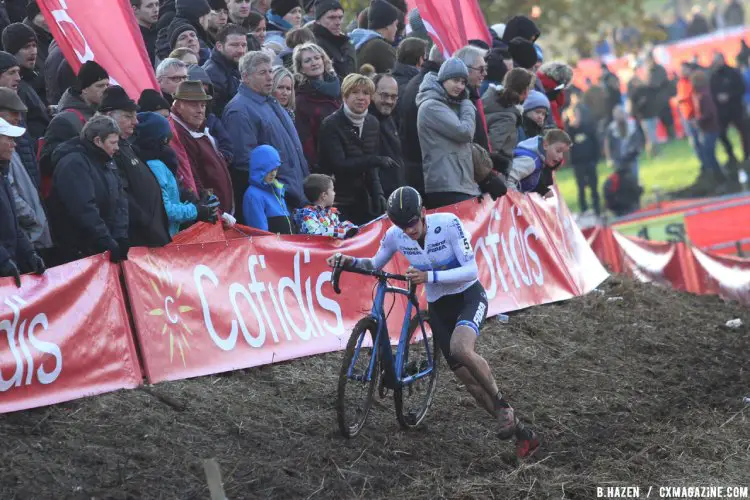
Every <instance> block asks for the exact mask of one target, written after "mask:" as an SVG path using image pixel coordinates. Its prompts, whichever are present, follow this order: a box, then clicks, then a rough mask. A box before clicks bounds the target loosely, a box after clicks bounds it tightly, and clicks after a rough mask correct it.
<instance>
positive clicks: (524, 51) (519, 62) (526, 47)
mask: <svg viewBox="0 0 750 500" xmlns="http://www.w3.org/2000/svg"><path fill="white" fill-rule="evenodd" d="M508 51H509V52H510V55H511V57H513V64H514V65H515V66H517V67H519V68H524V69H532V68H533V67H534V65H535V64H536V62H537V61H538V60H539V56H538V55H537V53H536V47H534V44H533V43H531V42H530V41H528V40H526V39H525V38H521V37H516V38H514V39H513V40H511V41H510V45H509V48H508Z"/></svg>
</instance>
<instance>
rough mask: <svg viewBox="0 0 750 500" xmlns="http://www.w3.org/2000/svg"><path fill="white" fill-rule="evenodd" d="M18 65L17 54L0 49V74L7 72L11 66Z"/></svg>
mask: <svg viewBox="0 0 750 500" xmlns="http://www.w3.org/2000/svg"><path fill="white" fill-rule="evenodd" d="M16 66H18V59H16V56H14V55H13V54H8V53H7V52H5V51H2V50H0V74H2V73H5V72H6V71H8V70H9V69H10V68H14V67H16Z"/></svg>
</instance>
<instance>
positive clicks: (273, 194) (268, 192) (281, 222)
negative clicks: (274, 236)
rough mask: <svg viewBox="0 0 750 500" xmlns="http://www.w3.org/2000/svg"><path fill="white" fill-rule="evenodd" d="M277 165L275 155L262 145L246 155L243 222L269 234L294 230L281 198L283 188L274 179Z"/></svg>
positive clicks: (278, 158)
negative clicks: (248, 157) (246, 171)
mask: <svg viewBox="0 0 750 500" xmlns="http://www.w3.org/2000/svg"><path fill="white" fill-rule="evenodd" d="M280 166H281V158H280V157H279V152H278V151H277V150H276V148H274V147H273V146H268V145H265V144H264V145H262V146H258V147H256V148H255V149H253V152H252V153H251V154H250V168H249V171H250V187H248V188H247V190H246V191H245V196H244V198H243V200H242V214H243V215H244V216H245V223H246V224H247V225H248V226H250V227H254V228H256V229H262V230H263V231H268V232H271V233H280V234H293V233H294V229H293V226H292V220H291V217H290V214H289V209H288V208H287V206H286V200H285V199H284V191H285V187H284V185H283V184H282V183H281V182H279V181H278V180H277V179H276V174H277V173H278V171H279V167H280Z"/></svg>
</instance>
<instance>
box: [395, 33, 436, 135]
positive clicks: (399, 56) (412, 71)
mask: <svg viewBox="0 0 750 500" xmlns="http://www.w3.org/2000/svg"><path fill="white" fill-rule="evenodd" d="M425 57H427V42H425V41H424V40H422V39H421V38H404V39H403V40H401V43H400V44H399V45H398V49H397V50H396V64H395V65H394V66H393V71H391V74H392V75H393V78H395V79H396V83H397V84H398V94H399V95H403V93H404V92H405V91H406V86H407V85H408V84H409V82H410V81H411V79H412V78H414V77H415V76H417V74H419V68H421V67H422V64H424V61H425ZM402 106H403V101H401V100H400V99H399V102H398V104H396V110H395V112H394V118H395V119H396V123H397V124H398V118H399V117H400V116H401V107H402Z"/></svg>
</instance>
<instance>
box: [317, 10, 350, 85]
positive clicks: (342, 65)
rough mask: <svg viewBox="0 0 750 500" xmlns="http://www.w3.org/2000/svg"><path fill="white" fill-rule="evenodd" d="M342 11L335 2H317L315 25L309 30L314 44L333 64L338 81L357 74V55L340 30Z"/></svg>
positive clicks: (342, 17)
mask: <svg viewBox="0 0 750 500" xmlns="http://www.w3.org/2000/svg"><path fill="white" fill-rule="evenodd" d="M343 22H344V9H343V8H342V7H341V4H340V3H339V2H338V1H337V0H318V2H317V3H316V4H315V23H314V24H313V25H312V27H311V29H312V32H313V34H314V35H315V41H316V43H317V44H318V45H319V46H320V48H322V49H323V50H324V51H325V52H326V54H328V57H330V58H331V61H332V62H333V69H334V70H335V71H336V74H337V75H338V77H339V78H340V79H342V80H343V79H344V78H346V76H347V75H349V74H350V73H356V72H357V53H356V51H355V50H354V45H353V44H352V42H351V40H349V37H348V36H347V35H346V34H345V33H344V32H343V31H342V30H341V28H342V24H343Z"/></svg>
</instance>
